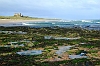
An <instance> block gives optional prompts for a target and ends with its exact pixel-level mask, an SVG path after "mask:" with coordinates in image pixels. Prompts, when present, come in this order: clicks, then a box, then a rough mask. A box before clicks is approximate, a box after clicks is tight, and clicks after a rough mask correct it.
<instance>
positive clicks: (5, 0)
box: [0, 0, 100, 18]
mask: <svg viewBox="0 0 100 66" xmlns="http://www.w3.org/2000/svg"><path fill="white" fill-rule="evenodd" d="M0 11H1V12H0V14H5V12H6V13H14V12H22V13H24V14H26V15H31V16H40V17H42V16H43V17H59V18H62V17H65V18H68V16H67V15H71V16H73V17H72V18H75V17H78V16H79V17H80V16H83V17H81V18H85V17H86V16H87V15H90V16H91V18H92V16H93V17H97V16H96V15H97V14H99V11H100V0H0ZM99 15H100V14H99ZM71 16H70V18H71ZM88 17H89V16H88Z"/></svg>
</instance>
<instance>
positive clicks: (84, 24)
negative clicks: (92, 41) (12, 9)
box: [0, 20, 100, 30]
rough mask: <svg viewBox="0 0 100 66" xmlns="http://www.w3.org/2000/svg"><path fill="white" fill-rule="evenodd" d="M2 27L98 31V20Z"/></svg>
mask: <svg viewBox="0 0 100 66" xmlns="http://www.w3.org/2000/svg"><path fill="white" fill-rule="evenodd" d="M0 26H4V27H14V26H28V27H34V28H41V27H51V28H54V27H60V28H83V29H89V30H100V20H54V21H49V20H48V21H36V22H18V23H10V24H0Z"/></svg>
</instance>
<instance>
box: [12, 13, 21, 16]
mask: <svg viewBox="0 0 100 66" xmlns="http://www.w3.org/2000/svg"><path fill="white" fill-rule="evenodd" d="M14 16H15V17H22V14H21V13H15V14H14Z"/></svg>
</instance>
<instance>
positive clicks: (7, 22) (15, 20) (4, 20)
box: [0, 19, 58, 24]
mask: <svg viewBox="0 0 100 66" xmlns="http://www.w3.org/2000/svg"><path fill="white" fill-rule="evenodd" d="M38 21H41V22H42V21H58V20H53V19H51V20H49V19H34V20H21V19H0V24H9V23H21V22H38Z"/></svg>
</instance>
